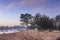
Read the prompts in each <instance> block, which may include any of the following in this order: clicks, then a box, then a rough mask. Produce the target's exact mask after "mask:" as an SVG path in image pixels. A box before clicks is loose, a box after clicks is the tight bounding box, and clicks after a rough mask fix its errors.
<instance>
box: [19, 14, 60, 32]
mask: <svg viewBox="0 0 60 40" xmlns="http://www.w3.org/2000/svg"><path fill="white" fill-rule="evenodd" d="M20 18H21V21H23V22H24V23H26V24H27V25H28V24H29V23H30V24H31V26H29V27H28V28H29V29H35V28H37V29H38V30H49V31H51V30H54V29H56V28H58V29H59V27H57V26H56V25H57V22H60V15H57V16H56V17H55V19H56V20H54V18H50V17H49V16H47V15H40V14H39V13H37V14H36V15H35V16H32V15H31V14H28V13H26V14H21V17H20ZM58 24H59V23H58ZM58 26H60V25H58Z"/></svg>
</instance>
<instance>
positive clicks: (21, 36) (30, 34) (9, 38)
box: [0, 30, 60, 40]
mask: <svg viewBox="0 0 60 40" xmlns="http://www.w3.org/2000/svg"><path fill="white" fill-rule="evenodd" d="M58 37H60V32H57V31H56V32H38V31H36V30H28V31H27V30H25V31H20V32H16V33H9V34H0V40H56V39H57V38H58Z"/></svg>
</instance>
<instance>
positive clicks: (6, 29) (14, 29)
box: [0, 26, 27, 34]
mask: <svg viewBox="0 0 60 40" xmlns="http://www.w3.org/2000/svg"><path fill="white" fill-rule="evenodd" d="M26 29H27V28H26V27H24V26H16V27H1V28H0V34H3V33H14V32H19V31H20V30H26Z"/></svg>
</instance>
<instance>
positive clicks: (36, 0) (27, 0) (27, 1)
mask: <svg viewBox="0 0 60 40" xmlns="http://www.w3.org/2000/svg"><path fill="white" fill-rule="evenodd" d="M47 1H48V0H22V1H21V2H20V4H21V5H33V4H34V5H35V4H36V5H38V4H39V5H40V4H43V3H46V2H47Z"/></svg>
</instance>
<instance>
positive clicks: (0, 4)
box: [0, 0, 60, 26]
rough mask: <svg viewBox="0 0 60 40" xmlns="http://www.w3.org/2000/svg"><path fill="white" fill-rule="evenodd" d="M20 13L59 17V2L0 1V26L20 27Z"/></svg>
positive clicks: (44, 0) (33, 0)
mask: <svg viewBox="0 0 60 40" xmlns="http://www.w3.org/2000/svg"><path fill="white" fill-rule="evenodd" d="M21 13H29V14H32V15H35V14H36V13H40V14H42V15H43V14H44V15H48V16H49V17H55V16H56V15H60V0H0V26H1V25H4V26H13V25H20V22H19V19H20V18H19V16H20V14H21Z"/></svg>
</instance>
